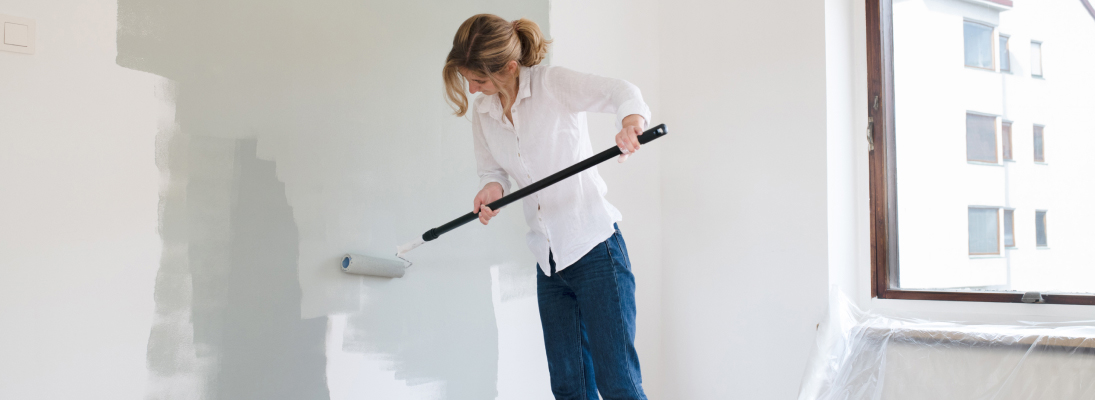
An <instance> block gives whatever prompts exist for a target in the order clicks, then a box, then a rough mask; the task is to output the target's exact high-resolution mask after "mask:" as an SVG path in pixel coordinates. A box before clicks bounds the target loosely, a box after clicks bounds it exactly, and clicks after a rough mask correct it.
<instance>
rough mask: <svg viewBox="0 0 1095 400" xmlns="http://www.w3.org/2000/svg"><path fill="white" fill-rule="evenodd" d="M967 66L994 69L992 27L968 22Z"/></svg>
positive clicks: (966, 33) (965, 27)
mask: <svg viewBox="0 0 1095 400" xmlns="http://www.w3.org/2000/svg"><path fill="white" fill-rule="evenodd" d="M963 31H964V36H965V48H966V66H967V67H974V68H984V69H994V68H995V66H993V65H992V27H991V26H988V25H985V24H982V23H980V22H973V21H966V22H965V26H964V29H963Z"/></svg>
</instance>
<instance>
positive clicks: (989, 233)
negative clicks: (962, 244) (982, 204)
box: [969, 207, 1000, 254]
mask: <svg viewBox="0 0 1095 400" xmlns="http://www.w3.org/2000/svg"><path fill="white" fill-rule="evenodd" d="M969 210H970V254H1000V244H999V243H997V242H998V241H999V240H1000V232H999V228H998V225H997V215H998V214H997V212H996V209H995V208H973V207H970V209H969Z"/></svg>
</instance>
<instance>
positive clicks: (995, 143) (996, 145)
mask: <svg viewBox="0 0 1095 400" xmlns="http://www.w3.org/2000/svg"><path fill="white" fill-rule="evenodd" d="M971 115H973V116H976V117H984V118H992V160H991V161H989V160H971V159H970V156H969V154H970V153H969V145H970V142H969V135H970V131H969V125H968V123H967V125H966V162H968V163H971V164H981V165H985V164H989V165H1000V158H1001V154H1000V153H1001V152H1000V150H1001V149H1000V130H999V129H997V126H996V122H997V121H999V120H1000V117H999V116H996V115H992V114H985V113H979V112H975V111H966V121H969V118H970V116H971Z"/></svg>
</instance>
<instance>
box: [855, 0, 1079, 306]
mask: <svg viewBox="0 0 1095 400" xmlns="http://www.w3.org/2000/svg"><path fill="white" fill-rule="evenodd" d="M1092 1H1093V2H1095V0H1092ZM884 3H885V4H887V5H892V8H891V10H892V11H893V12H892V13H891V14H890V15H892V17H893V25H892V29H889V31H891V32H892V33H893V37H892V42H890V43H892V47H890V49H891V50H892V52H893V58H892V60H890V61H892V65H893V69H892V70H889V71H883V72H884V73H890V74H892V75H890V76H891V77H892V78H893V80H892V82H893V86H892V87H891V88H889V89H892V90H891V91H890V92H889V93H890V94H891V95H892V96H893V98H892V102H887V101H886V99H885V98H884V97H883V99H882V100H881V105H880V108H882V107H887V108H888V107H892V113H889V114H887V115H892V116H893V120H892V121H887V122H886V123H888V124H891V125H888V126H887V125H878V121H877V119H878V117H875V118H876V121H875V122H876V125H875V128H876V129H877V128H878V127H879V126H883V127H884V128H888V127H890V126H892V127H893V130H892V131H886V130H885V129H883V130H882V131H878V132H880V133H884V134H885V135H887V136H888V137H887V139H892V141H891V142H887V143H890V144H891V146H892V147H887V148H885V149H884V150H886V151H884V153H885V154H886V156H887V160H886V162H887V163H889V164H883V163H877V164H878V165H879V166H883V165H885V166H887V168H888V166H891V165H892V169H886V168H880V167H879V166H875V167H874V169H873V170H872V172H873V173H874V174H875V175H872V176H879V174H887V173H892V174H893V175H890V176H888V177H889V178H891V179H892V180H891V181H890V182H893V185H895V188H894V191H893V193H894V194H893V196H896V198H887V200H890V201H893V203H891V204H892V205H893V208H892V210H895V211H896V219H891V216H892V214H889V215H883V217H882V218H881V221H886V222H890V221H893V222H892V223H893V225H892V226H889V227H887V228H891V227H892V228H893V229H894V230H893V231H891V232H892V233H893V234H892V235H887V236H886V237H887V238H890V239H892V240H893V241H894V242H893V243H892V244H890V243H878V245H880V246H886V245H888V246H889V247H887V249H892V250H890V251H891V253H890V255H891V257H893V258H892V259H888V260H892V261H893V263H887V264H886V266H887V267H889V268H890V270H889V271H890V272H892V273H893V275H896V276H895V277H894V280H895V281H896V284H897V285H898V288H900V289H908V290H920V289H922V290H956V291H967V290H1002V291H1014V292H1025V291H1039V292H1043V293H1055V292H1056V293H1059V292H1082V293H1092V294H1095V257H1093V256H1092V254H1091V251H1090V249H1091V248H1092V246H1091V244H1093V243H1095V229H1092V227H1095V207H1091V206H1089V205H1088V203H1091V202H1092V200H1091V199H1095V162H1092V159H1093V157H1092V155H1091V154H1092V152H1093V151H1095V130H1092V129H1093V127H1095V123H1093V122H1092V118H1090V117H1089V116H1090V115H1095V111H1093V110H1095V95H1092V93H1095V78H1093V77H1095V75H1093V73H1095V70H1093V69H1092V68H1091V66H1095V51H1093V50H1092V49H1093V47H1092V46H1095V36H1092V35H1086V34H1084V35H1081V34H1080V33H1078V32H1095V31H1092V29H1095V20H1092V19H1091V18H1090V17H1088V16H1087V15H1086V14H1084V15H1082V17H1083V18H1079V17H1078V16H1077V15H1076V14H1075V12H1076V10H1079V8H1077V7H1079V6H1080V5H1079V4H1075V3H1074V2H1073V1H1066V2H1047V1H1012V2H1010V3H1014V6H1011V7H1009V6H1007V5H1006V3H1009V2H1003V1H1001V2H989V1H965V0H901V1H892V2H891V1H888V0H887V1H885V2H884ZM990 3H991V4H990ZM986 5H987V6H991V7H986ZM1081 12H1084V11H1082V10H1081ZM967 21H969V22H967ZM975 21H985V22H986V24H981V23H980V22H975ZM990 25H991V26H990ZM1000 33H1003V35H1002V37H1001V35H999V34H1000ZM1032 42H1036V43H1041V44H1049V47H1046V46H1042V45H1041V44H1038V45H1033V46H1032V45H1031V43H1032ZM883 43H886V42H883ZM1043 47H1044V51H1046V52H1047V53H1045V61H1044V62H1045V65H1044V67H1045V68H1050V69H1051V71H1049V72H1046V79H1042V78H1035V77H1032V76H1031V73H1032V65H1031V60H1039V59H1041V58H1042V57H1041V54H1039V53H1041V50H1043V49H1042V48H1043ZM1031 50H1033V52H1034V53H1035V54H1034V55H1031V54H1030V52H1031ZM990 55H991V57H988V56H990ZM967 56H969V57H968V61H970V62H971V64H972V65H975V66H983V67H990V66H993V65H995V66H996V67H997V68H998V69H1010V70H1011V73H991V72H989V71H991V69H981V68H975V67H967V66H965V63H966V61H967ZM872 57H873V56H872ZM958 57H962V58H963V60H962V61H959V60H957V58H958ZM1005 60H1006V62H1005ZM876 61H877V60H876ZM1038 65H1040V63H1037V62H1036V63H1034V66H1035V67H1037V66H1038ZM1054 65H1063V66H1066V67H1068V68H1053V66H1054ZM1033 72H1038V73H1041V72H1044V71H1038V70H1037V69H1035V70H1034V71H1033ZM883 82H885V79H883ZM883 89H884V90H885V89H886V88H885V87H884V88H883ZM868 100H869V101H872V102H873V100H870V99H868ZM880 115H881V114H880ZM1043 126H1044V127H1043ZM889 135H892V136H889ZM857 137H858V136H857ZM875 139H876V143H877V139H878V138H877V137H876V138H875ZM878 149H879V147H877V146H876V148H875V151H876V153H874V154H875V155H878V154H881V153H877V151H878ZM891 149H892V153H890V152H889V150H891ZM962 153H965V155H966V160H963V159H962ZM1051 158H1052V160H1051ZM1036 159H1037V160H1038V161H1035V160H1036ZM1005 160H1006V161H1005ZM876 189H877V188H876ZM971 208H972V209H974V210H972V211H971ZM1050 208H1052V209H1053V212H1054V214H1053V215H1058V216H1060V217H1059V218H1054V219H1053V221H1054V222H1053V226H1054V228H1053V244H1052V246H1041V247H1039V243H1040V242H1039V240H1040V239H1039V236H1038V230H1039V229H1043V228H1044V225H1048V223H1047V222H1046V220H1042V221H1040V222H1039V224H1042V225H1043V227H1038V226H1035V211H1036V210H1043V211H1044V210H1047V209H1050ZM881 209H882V210H887V211H889V210H891V209H887V208H885V207H882V208H881ZM992 209H996V211H995V213H996V214H997V216H998V217H997V219H993V218H992V213H993V212H994V211H991V210H992ZM979 210H980V211H979ZM985 210H989V211H985ZM963 213H965V214H966V215H965V216H963V215H962V214H963ZM874 221H876V222H878V221H880V220H878V219H876V220H874ZM962 224H965V225H966V226H962ZM993 224H995V225H993ZM963 233H965V234H966V236H965V237H963ZM1042 235H1043V237H1042V239H1043V241H1042V243H1048V242H1045V241H1044V239H1045V238H1047V237H1048V230H1047V229H1043V231H1042ZM970 253H978V254H981V253H983V254H987V255H986V256H981V255H974V256H971V255H970ZM893 275H890V276H893Z"/></svg>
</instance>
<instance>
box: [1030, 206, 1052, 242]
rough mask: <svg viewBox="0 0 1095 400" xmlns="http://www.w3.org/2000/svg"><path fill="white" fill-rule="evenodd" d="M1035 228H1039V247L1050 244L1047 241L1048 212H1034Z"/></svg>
mask: <svg viewBox="0 0 1095 400" xmlns="http://www.w3.org/2000/svg"><path fill="white" fill-rule="evenodd" d="M1034 229H1035V230H1037V232H1036V233H1037V236H1038V238H1037V239H1038V247H1046V246H1049V244H1048V242H1047V241H1046V212H1045V211H1035V212H1034Z"/></svg>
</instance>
